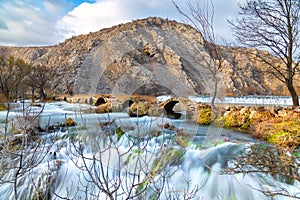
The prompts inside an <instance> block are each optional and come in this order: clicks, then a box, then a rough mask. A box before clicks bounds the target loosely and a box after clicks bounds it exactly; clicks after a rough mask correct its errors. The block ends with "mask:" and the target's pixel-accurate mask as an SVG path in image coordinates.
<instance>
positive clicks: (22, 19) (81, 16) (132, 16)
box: [0, 0, 246, 46]
mask: <svg viewBox="0 0 300 200" xmlns="http://www.w3.org/2000/svg"><path fill="white" fill-rule="evenodd" d="M184 1H185V0H177V2H178V4H180V5H182V8H184V5H185V4H184ZM191 1H203V0H191ZM212 1H213V4H214V10H215V15H214V20H215V22H214V27H215V31H216V33H217V36H218V38H219V39H221V38H224V39H225V40H226V41H228V42H233V41H234V38H233V36H232V33H231V30H230V28H229V25H228V23H227V21H226V20H227V19H234V18H235V16H236V15H237V14H238V11H239V9H238V3H241V2H244V1H246V0H212ZM0 16H1V17H0V45H2V46H3V45H4V46H46V45H55V44H58V43H59V42H63V41H64V40H65V39H67V38H70V37H72V36H77V35H80V34H87V33H90V32H94V31H98V30H101V29H103V28H108V27H111V26H113V25H117V24H120V23H126V22H131V21H133V20H136V19H143V18H147V17H150V16H151V17H153V16H158V17H162V18H168V19H174V20H177V21H179V22H184V18H183V17H182V16H181V15H180V14H179V13H178V12H177V11H176V8H175V7H174V5H173V4H172V1H171V0H0Z"/></svg>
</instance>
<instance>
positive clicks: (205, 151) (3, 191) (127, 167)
mask: <svg viewBox="0 0 300 200" xmlns="http://www.w3.org/2000/svg"><path fill="white" fill-rule="evenodd" d="M34 109H36V111H38V110H39V109H41V108H40V107H36V108H34ZM81 109H88V108H87V107H86V106H84V108H83V107H82V105H73V104H68V103H66V102H59V103H51V104H46V105H45V107H44V110H43V115H42V117H41V122H42V124H43V125H44V126H46V125H49V124H61V123H64V121H65V119H66V118H67V117H72V118H73V119H74V120H75V121H76V122H77V127H70V128H68V129H64V128H61V129H60V130H59V131H55V132H53V133H43V134H41V135H40V136H39V143H37V142H31V143H29V144H28V147H27V148H26V149H24V152H25V153H26V154H24V157H22V160H20V157H19V156H16V155H14V156H13V155H12V154H9V153H8V152H6V153H7V154H3V153H4V152H5V151H3V150H2V151H1V152H2V153H1V155H0V156H1V157H0V162H1V163H0V164H1V166H6V165H3V164H4V163H9V165H8V166H7V167H8V169H6V170H5V169H4V168H2V170H1V171H0V181H1V182H0V199H14V197H15V195H16V193H17V195H18V199H101V200H102V199H110V198H109V195H111V199H126V198H127V197H131V198H132V199H188V198H190V199H242V200H243V199H249V200H250V199H293V198H290V197H287V196H273V197H272V196H266V195H265V194H263V193H262V192H261V191H269V192H272V191H281V192H282V194H289V195H294V196H297V197H299V196H300V189H299V188H300V184H299V182H297V181H294V182H293V183H289V184H288V183H284V182H281V181H279V180H277V179H275V178H274V177H272V176H271V175H268V174H265V173H249V174H241V173H237V174H224V173H221V172H222V170H224V169H225V168H227V167H228V166H230V165H231V163H232V162H234V160H236V158H237V157H238V156H239V155H240V153H242V152H247V151H249V148H250V146H251V145H253V144H255V141H254V140H253V139H252V138H251V137H250V136H248V135H245V134H242V133H238V132H234V131H231V130H225V129H224V130H217V128H215V129H211V131H221V135H220V136H219V138H218V141H217V142H216V143H213V144H204V143H203V141H205V140H204V138H205V137H206V134H207V132H208V127H200V126H197V125H196V124H194V123H192V122H186V121H183V120H170V119H166V118H163V117H158V118H154V117H142V118H130V117H129V116H128V115H127V114H126V113H110V114H83V113H80V112H79V111H80V110H81ZM0 114H1V113H0ZM18 115H20V113H17V112H12V113H11V116H10V117H11V118H13V117H14V116H18ZM0 116H4V115H3V114H1V115H0ZM1 119H2V118H1ZM104 122H111V124H108V125H105V126H102V127H101V126H99V124H101V123H104ZM167 123H168V124H170V125H174V126H175V127H176V128H174V129H173V130H172V129H170V128H168V129H165V128H164V127H163V126H161V125H164V124H167ZM118 127H122V130H124V131H125V133H124V134H123V135H122V136H121V135H119V136H118V135H117V133H118V129H117V128H118ZM178 128H179V129H178ZM180 129H183V131H181V130H180ZM180 131H181V132H180ZM179 133H180V134H182V135H183V136H185V133H189V134H188V135H190V136H191V137H187V138H185V139H186V140H187V139H188V141H186V142H187V145H186V147H182V146H180V145H178V141H176V137H175V136H176V134H179ZM8 155H9V157H7V156H8ZM20 164H21V165H20ZM18 166H21V167H18ZM18 169H20V171H19V172H18V175H17V176H16V174H17V171H18ZM14 177H17V179H14ZM14 183H15V184H16V191H14ZM281 189H284V190H281ZM136 195H137V196H136Z"/></svg>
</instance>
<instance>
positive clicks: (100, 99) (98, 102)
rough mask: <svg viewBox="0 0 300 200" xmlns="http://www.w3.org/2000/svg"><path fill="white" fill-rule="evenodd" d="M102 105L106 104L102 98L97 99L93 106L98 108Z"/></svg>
mask: <svg viewBox="0 0 300 200" xmlns="http://www.w3.org/2000/svg"><path fill="white" fill-rule="evenodd" d="M102 104H106V101H105V99H104V98H103V97H100V98H98V99H97V101H96V102H95V106H100V105H102Z"/></svg>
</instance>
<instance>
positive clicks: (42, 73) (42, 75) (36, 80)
mask: <svg viewBox="0 0 300 200" xmlns="http://www.w3.org/2000/svg"><path fill="white" fill-rule="evenodd" d="M49 81H50V69H49V68H47V67H45V66H42V65H36V66H33V67H32V68H31V71H30V73H29V75H28V77H27V78H26V85H28V86H29V87H31V91H32V95H33V96H34V93H35V90H36V89H37V90H39V94H40V98H41V99H42V100H45V99H46V98H47V95H46V93H45V89H46V88H47V87H49Z"/></svg>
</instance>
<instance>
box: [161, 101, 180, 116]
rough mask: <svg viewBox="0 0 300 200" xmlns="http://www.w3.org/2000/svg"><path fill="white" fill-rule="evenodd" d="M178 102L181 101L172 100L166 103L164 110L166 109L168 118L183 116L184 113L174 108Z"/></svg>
mask: <svg viewBox="0 0 300 200" xmlns="http://www.w3.org/2000/svg"><path fill="white" fill-rule="evenodd" d="M178 103H179V101H178V100H172V101H169V102H168V103H166V104H165V105H164V110H165V112H166V114H167V117H168V118H171V119H179V118H180V117H181V116H182V113H179V112H175V111H174V110H173V108H174V106H175V105H176V104H178Z"/></svg>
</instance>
